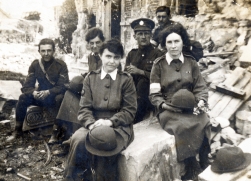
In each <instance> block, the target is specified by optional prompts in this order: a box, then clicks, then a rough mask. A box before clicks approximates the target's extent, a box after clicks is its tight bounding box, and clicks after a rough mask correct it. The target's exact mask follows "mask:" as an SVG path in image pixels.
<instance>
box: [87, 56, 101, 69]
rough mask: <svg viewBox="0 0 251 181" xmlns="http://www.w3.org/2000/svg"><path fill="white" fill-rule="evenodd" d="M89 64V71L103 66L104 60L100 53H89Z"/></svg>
mask: <svg viewBox="0 0 251 181" xmlns="http://www.w3.org/2000/svg"><path fill="white" fill-rule="evenodd" d="M88 66H89V71H88V72H90V71H92V70H97V69H99V68H100V67H101V66H102V61H101V59H100V57H99V55H94V53H90V54H89V55H88Z"/></svg>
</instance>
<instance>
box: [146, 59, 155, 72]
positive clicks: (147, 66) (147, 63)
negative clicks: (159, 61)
mask: <svg viewBox="0 0 251 181" xmlns="http://www.w3.org/2000/svg"><path fill="white" fill-rule="evenodd" d="M152 67H153V61H151V60H146V64H145V70H146V71H148V72H151V70H152Z"/></svg>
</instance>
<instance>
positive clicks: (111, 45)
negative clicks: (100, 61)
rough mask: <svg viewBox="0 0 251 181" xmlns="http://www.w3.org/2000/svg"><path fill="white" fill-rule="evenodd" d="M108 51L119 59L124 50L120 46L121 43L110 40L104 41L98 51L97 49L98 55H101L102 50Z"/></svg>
mask: <svg viewBox="0 0 251 181" xmlns="http://www.w3.org/2000/svg"><path fill="white" fill-rule="evenodd" d="M105 49H108V50H109V51H110V52H112V53H114V54H118V55H120V56H121V57H123V56H124V48H123V45H122V44H121V42H120V41H119V40H117V39H111V40H108V41H105V42H104V43H103V44H102V45H101V47H100V49H99V54H100V55H102V54H103V52H104V50H105Z"/></svg>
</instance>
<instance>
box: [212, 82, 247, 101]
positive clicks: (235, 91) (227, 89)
mask: <svg viewBox="0 0 251 181" xmlns="http://www.w3.org/2000/svg"><path fill="white" fill-rule="evenodd" d="M216 91H218V92H221V93H223V94H226V95H230V96H232V97H236V98H239V99H243V98H244V96H245V94H246V93H245V92H244V91H243V90H242V89H239V88H237V87H234V86H225V84H218V85H216Z"/></svg>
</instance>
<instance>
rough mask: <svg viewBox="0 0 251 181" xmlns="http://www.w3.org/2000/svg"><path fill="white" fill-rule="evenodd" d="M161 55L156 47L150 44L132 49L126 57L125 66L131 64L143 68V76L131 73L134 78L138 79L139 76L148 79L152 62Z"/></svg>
mask: <svg viewBox="0 0 251 181" xmlns="http://www.w3.org/2000/svg"><path fill="white" fill-rule="evenodd" d="M161 55H163V53H162V52H161V51H160V50H159V49H158V48H155V49H154V47H153V46H152V45H149V46H146V47H144V48H138V49H132V50H131V51H130V52H129V53H128V55H127V57H126V64H125V66H129V65H130V64H132V65H134V66H136V67H137V68H139V69H141V70H144V72H145V76H141V75H133V78H134V80H138V79H139V78H146V79H148V80H150V72H151V69H152V66H153V62H154V60H155V59H156V58H158V57H160V56H161Z"/></svg>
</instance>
